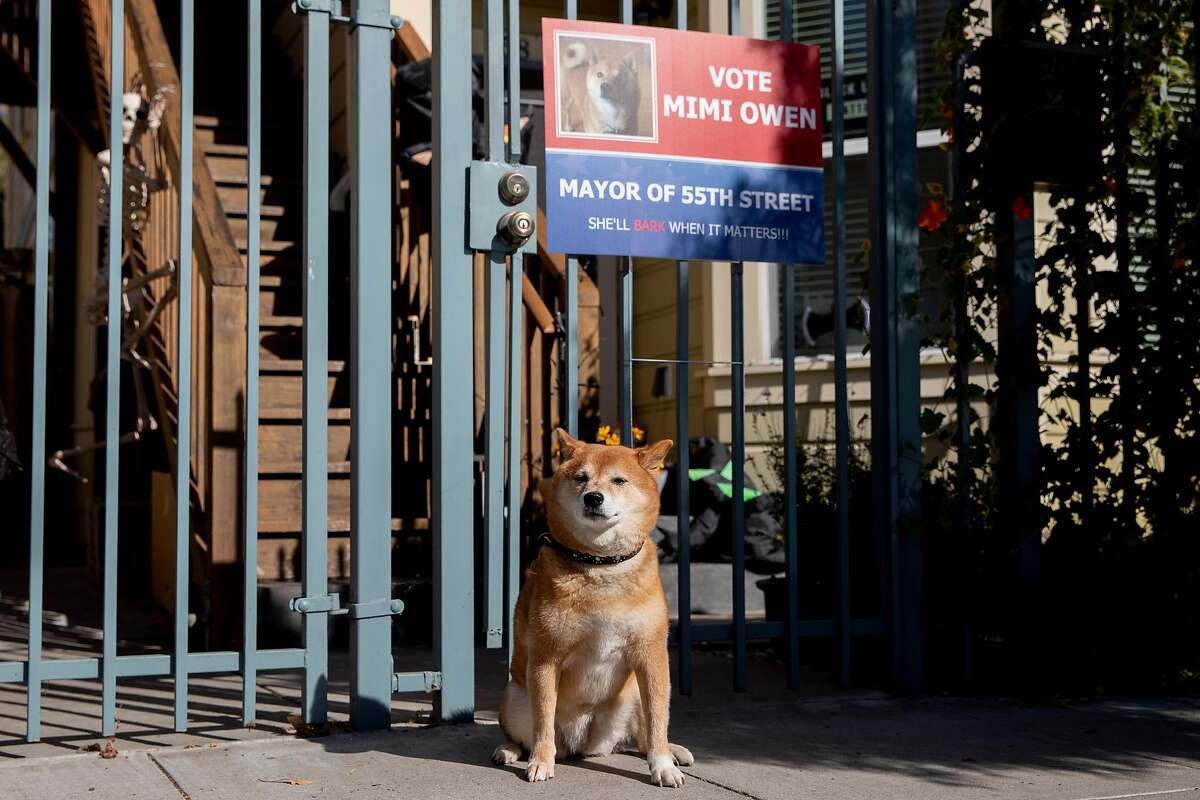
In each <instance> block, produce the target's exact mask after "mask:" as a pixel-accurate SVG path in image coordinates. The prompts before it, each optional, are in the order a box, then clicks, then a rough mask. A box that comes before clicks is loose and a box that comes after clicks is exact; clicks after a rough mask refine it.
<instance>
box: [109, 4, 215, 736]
mask: <svg viewBox="0 0 1200 800" xmlns="http://www.w3.org/2000/svg"><path fill="white" fill-rule="evenodd" d="M192 2H193V0H180V3H179V6H180V8H179V73H180V87H179V132H180V133H179V339H178V341H177V342H176V346H177V347H178V351H177V352H178V364H179V367H178V375H179V381H178V386H177V393H178V396H179V400H178V412H177V417H176V418H177V419H178V420H179V424H178V425H176V426H175V441H176V447H175V664H174V667H175V670H174V677H175V730H177V731H183V730H187V692H188V674H187V654H188V589H189V588H190V581H189V580H188V577H189V569H188V567H189V564H190V563H191V559H190V558H189V556H190V553H189V552H188V551H189V545H190V542H191V525H190V524H189V523H190V522H191V499H192V495H191V490H192V481H191V477H192V475H191V472H192V471H191V469H190V468H189V465H190V464H191V462H192V445H191V432H192V425H191V420H192V95H193V93H194V89H195V80H194V78H195V76H194V72H193V67H194V63H193V62H194V51H193V43H194V31H193V24H192V23H193V17H192ZM112 331H113V328H112V327H111V325H110V327H109V333H110V334H111V333H112ZM110 449H113V450H115V449H116V448H110Z"/></svg>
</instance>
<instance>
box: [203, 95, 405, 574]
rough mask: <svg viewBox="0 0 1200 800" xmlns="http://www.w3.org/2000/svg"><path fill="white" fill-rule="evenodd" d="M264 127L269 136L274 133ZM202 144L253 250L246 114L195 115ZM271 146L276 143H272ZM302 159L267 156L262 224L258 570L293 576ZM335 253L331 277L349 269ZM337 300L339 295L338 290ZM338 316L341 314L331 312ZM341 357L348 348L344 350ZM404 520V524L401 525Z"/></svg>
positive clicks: (334, 464)
mask: <svg viewBox="0 0 1200 800" xmlns="http://www.w3.org/2000/svg"><path fill="white" fill-rule="evenodd" d="M270 133H271V131H269V130H264V133H263V141H264V142H269V141H271V138H270V135H269V134H270ZM196 136H197V138H196V146H197V147H198V148H203V152H204V155H205V158H206V160H207V162H208V165H209V169H210V171H211V172H212V175H213V180H214V181H215V182H216V184H217V195H218V197H219V199H220V201H221V205H222V207H223V208H224V210H225V214H226V217H227V219H228V221H229V227H230V229H231V230H232V231H233V234H234V237H235V239H236V241H237V246H238V250H239V253H240V254H241V255H242V258H243V259H245V258H246V255H247V253H246V246H247V241H246V237H247V223H248V220H247V208H246V201H247V192H246V174H247V164H246V155H247V150H246V146H245V145H242V144H236V143H230V142H231V141H232V142H237V141H244V140H245V124H244V122H242V121H241V120H236V121H232V122H223V121H222V119H220V118H217V117H212V116H198V117H197V118H196ZM264 150H265V151H266V152H270V151H269V149H268V148H264ZM299 168H300V162H299V159H298V158H291V159H279V158H273V159H272V158H268V160H267V162H266V163H265V165H264V171H263V176H262V183H261V191H260V201H261V215H260V224H259V236H260V244H259V247H260V257H259V264H260V267H261V278H260V291H259V297H258V310H259V319H260V333H259V398H260V403H259V437H258V448H259V470H258V478H259V484H258V486H259V490H258V530H259V548H258V550H259V574H260V577H261V578H262V579H264V580H291V579H294V578H295V577H296V576H297V575H298V574H299V568H300V564H299V559H298V556H297V550H298V548H299V544H300V533H301V527H302V517H301V513H302V508H303V493H302V492H303V480H302V478H303V452H304V451H303V436H302V434H303V400H302V390H303V361H302V358H303V351H302V343H303V336H302V333H303V324H304V318H303V316H302V314H303V307H302V292H303V287H302V285H301V276H302V272H301V261H302V259H301V244H300V242H299V236H300V233H301V230H302V218H303V206H302V202H303V192H302V184H301V180H300V176H299V174H298V173H299ZM346 269H347V265H346V264H344V263H337V262H336V261H335V260H333V259H331V264H330V270H331V273H332V274H331V276H330V283H331V286H338V285H341V284H342V283H344V281H345V279H346V278H347V275H345V274H342V273H344V272H345V270H346ZM333 294H334V301H333V305H337V303H338V300H339V297H338V296H337V293H336V291H334V292H333ZM331 317H332V319H334V320H337V319H339V318H340V315H338V314H336V313H333V314H331ZM343 350H344V343H343V342H342V341H341V340H340V339H339V337H338V336H336V335H331V341H330V362H329V380H328V392H327V398H328V409H327V411H328V422H329V440H328V447H329V463H328V470H329V496H328V503H329V515H328V524H329V535H330V548H329V550H330V552H329V556H330V558H329V564H330V577H332V578H340V577H346V565H347V564H348V562H349V552H348V548H349V538H348V535H349V532H350V392H349V383H348V380H347V379H348V373H347V371H346V361H345V353H344V352H341V351H343ZM339 356H341V357H340V358H339ZM396 527H399V526H398V524H397V525H396Z"/></svg>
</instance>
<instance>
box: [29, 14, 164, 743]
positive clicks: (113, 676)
mask: <svg viewBox="0 0 1200 800" xmlns="http://www.w3.org/2000/svg"><path fill="white" fill-rule="evenodd" d="M111 18H112V37H111V45H112V65H111V67H110V69H109V75H110V76H111V79H110V80H109V84H108V87H109V91H108V96H109V108H108V154H109V162H108V164H109V166H108V173H109V184H108V332H107V335H106V336H105V340H106V341H105V344H106V348H105V349H106V352H107V355H106V358H105V368H106V369H107V370H108V375H107V381H106V386H105V400H104V413H105V426H104V430H105V434H104V441H105V442H107V443H108V446H107V447H105V448H104V622H103V626H102V627H103V630H104V641H103V644H102V656H101V658H102V659H103V662H102V665H101V684H100V687H101V689H100V691H101V704H100V705H101V710H100V732H101V733H103V734H104V735H105V736H111V735H112V734H113V733H114V732H116V728H117V510H118V507H117V503H118V497H117V481H118V479H119V473H118V472H117V470H118V450H119V448H118V446H117V440H118V438H119V434H120V432H119V430H118V424H119V422H120V419H121V408H120V403H121V361H120V344H121V246H122V241H121V239H122V235H121V234H122V230H123V228H122V217H123V216H124V214H123V211H124V207H125V203H124V198H125V187H124V177H125V163H124V161H125V158H124V156H125V154H124V151H123V150H122V147H121V146H122V144H123V143H122V141H121V122H122V119H121V111H122V107H121V93H122V91H123V90H124V88H123V87H124V86H125V0H113V2H112V17H111ZM41 23H42V20H41V19H40V18H39V19H38V24H41ZM180 422H182V420H180ZM37 468H38V469H43V465H41V464H38V467H37Z"/></svg>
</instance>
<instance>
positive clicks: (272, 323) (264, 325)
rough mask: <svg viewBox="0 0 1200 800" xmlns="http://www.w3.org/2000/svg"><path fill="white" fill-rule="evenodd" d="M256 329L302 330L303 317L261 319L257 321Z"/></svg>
mask: <svg viewBox="0 0 1200 800" xmlns="http://www.w3.org/2000/svg"><path fill="white" fill-rule="evenodd" d="M258 327H259V328H260V329H264V330H265V329H271V328H303V327H304V317H300V316H294V317H290V316H289V317H262V318H261V319H260V320H259V321H258Z"/></svg>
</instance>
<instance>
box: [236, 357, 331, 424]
mask: <svg viewBox="0 0 1200 800" xmlns="http://www.w3.org/2000/svg"><path fill="white" fill-rule="evenodd" d="M269 363H271V362H267V363H263V364H262V370H261V373H262V374H261V375H260V377H259V381H258V391H259V404H258V408H259V414H260V415H265V414H268V413H270V412H273V411H277V410H280V409H295V410H297V411H299V410H300V408H301V407H302V405H303V394H302V392H303V390H304V375H303V374H302V373H301V372H300V371H299V370H298V369H297V370H292V369H284V370H280V371H273V370H272V369H271V368H270V366H269ZM338 372H340V370H338V371H334V370H330V375H329V377H328V378H326V380H325V403H326V404H327V405H332V406H333V407H342V406H344V405H346V404H347V403H348V402H349V397H350V387H349V385H348V384H346V383H345V382H344V381H343V382H342V386H341V387H339V385H338V378H339V375H338ZM339 388H340V389H341V391H340V392H339V393H338V394H339V398H338V399H339V400H340V402H335V398H334V393H335V391H337V390H338V389H339Z"/></svg>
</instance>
